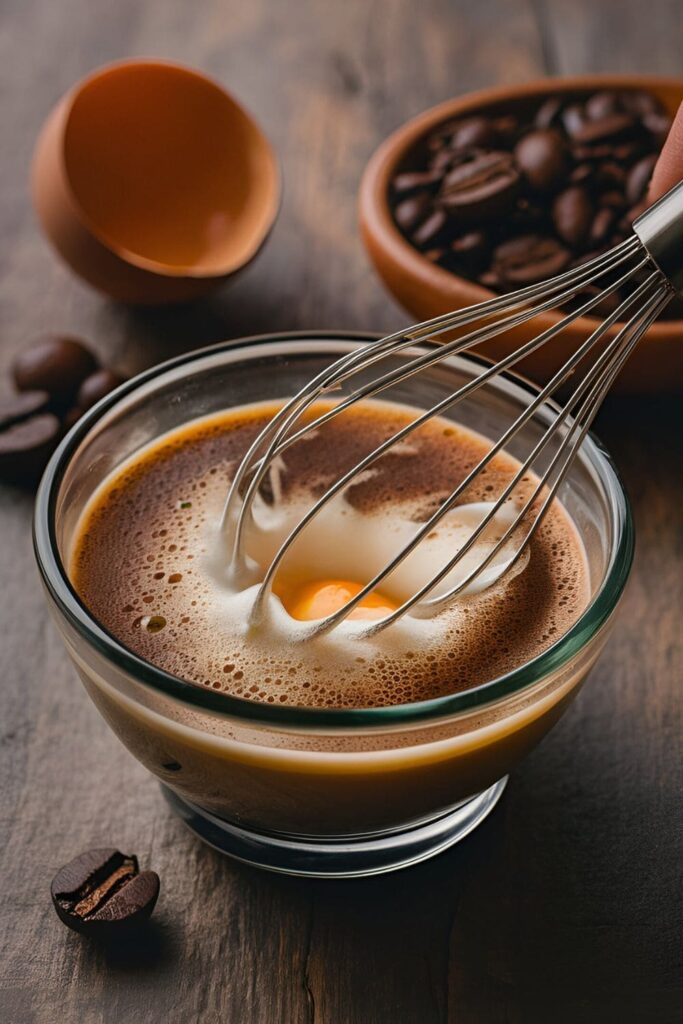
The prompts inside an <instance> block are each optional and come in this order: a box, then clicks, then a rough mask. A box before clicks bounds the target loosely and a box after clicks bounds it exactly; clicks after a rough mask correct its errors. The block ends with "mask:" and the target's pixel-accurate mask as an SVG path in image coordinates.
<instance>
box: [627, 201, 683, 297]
mask: <svg viewBox="0 0 683 1024" xmlns="http://www.w3.org/2000/svg"><path fill="white" fill-rule="evenodd" d="M633 230H634V231H635V233H636V235H637V236H638V238H639V239H640V241H641V242H642V243H643V245H644V246H645V248H646V249H647V251H648V254H649V255H650V257H651V258H652V260H654V262H655V263H656V264H657V266H658V267H659V269H660V270H661V271H662V273H664V274H666V276H667V278H668V280H669V281H670V283H671V284H672V286H673V287H674V288H675V289H676V291H677V292H682V291H683V181H681V182H680V183H679V184H678V185H675V186H674V188H672V189H671V190H670V191H669V192H667V193H666V195H663V196H662V198H661V199H658V200H657V202H656V203H654V205H653V206H651V207H650V209H649V210H646V211H645V213H642V214H641V215H640V217H638V218H637V219H636V220H635V221H634V222H633Z"/></svg>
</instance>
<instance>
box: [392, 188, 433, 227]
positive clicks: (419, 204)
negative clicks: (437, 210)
mask: <svg viewBox="0 0 683 1024" xmlns="http://www.w3.org/2000/svg"><path fill="white" fill-rule="evenodd" d="M431 207H432V201H431V197H430V196H429V194H428V193H427V192H419V193H418V194H417V195H415V196H411V197H410V198H409V199H404V200H403V201H402V202H400V203H399V204H398V206H397V207H396V209H395V210H394V217H395V218H396V223H397V224H398V226H399V227H400V228H403V230H404V231H406V232H408V231H412V229H413V228H415V227H417V225H418V224H419V223H420V222H421V221H423V220H424V219H425V217H426V216H427V215H428V213H429V211H430V210H431Z"/></svg>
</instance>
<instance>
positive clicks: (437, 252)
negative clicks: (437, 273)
mask: <svg viewBox="0 0 683 1024" xmlns="http://www.w3.org/2000/svg"><path fill="white" fill-rule="evenodd" d="M446 255H447V250H446V249H439V248H437V249H427V251H426V252H425V253H424V258H425V259H426V260H429V262H430V263H440V262H441V260H442V259H443V258H444V256H446Z"/></svg>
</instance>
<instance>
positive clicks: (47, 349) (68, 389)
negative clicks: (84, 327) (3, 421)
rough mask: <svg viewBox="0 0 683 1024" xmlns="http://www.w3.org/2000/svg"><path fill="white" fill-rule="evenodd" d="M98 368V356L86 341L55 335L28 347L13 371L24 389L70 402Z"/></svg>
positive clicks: (17, 382) (17, 359) (64, 403)
mask: <svg viewBox="0 0 683 1024" xmlns="http://www.w3.org/2000/svg"><path fill="white" fill-rule="evenodd" d="M96 369H97V360H96V359H95V356H94V355H93V354H92V352H90V350H89V349H88V348H86V346H85V345H84V344H83V343H82V342H80V341H78V340H77V339H76V338H68V337H61V336H59V335H55V336H53V337H48V338H43V339H42V340H40V341H38V342H37V343H36V344H34V345H31V346H30V347H29V348H26V349H24V351H23V352H21V353H20V354H19V355H18V356H17V358H16V359H15V360H14V364H13V366H12V373H13V376H14V382H15V384H16V386H17V388H18V389H19V390H20V391H47V393H48V394H49V396H50V399H51V400H52V401H53V402H55V403H57V404H59V405H66V404H68V403H69V401H70V400H71V399H72V398H73V397H74V395H75V394H76V392H77V390H78V388H79V387H80V384H81V382H82V381H83V380H85V378H86V377H87V376H89V374H91V373H93V372H94V371H95V370H96Z"/></svg>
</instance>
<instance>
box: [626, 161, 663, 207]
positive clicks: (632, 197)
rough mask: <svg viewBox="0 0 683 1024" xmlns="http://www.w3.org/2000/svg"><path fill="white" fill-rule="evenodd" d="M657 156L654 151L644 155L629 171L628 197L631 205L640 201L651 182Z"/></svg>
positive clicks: (627, 182)
mask: <svg viewBox="0 0 683 1024" xmlns="http://www.w3.org/2000/svg"><path fill="white" fill-rule="evenodd" d="M656 163H657V157H656V155H655V154H654V153H650V155H649V156H644V157H643V158H642V160H639V161H638V163H637V164H634V165H633V167H632V168H631V170H630V171H629V175H628V179H627V181H626V199H627V200H628V202H629V204H630V205H633V204H635V203H637V202H638V200H639V199H641V198H642V197H643V195H644V194H645V191H646V189H647V186H648V185H649V184H650V178H651V177H652V172H653V171H654V169H655V164H656Z"/></svg>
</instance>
